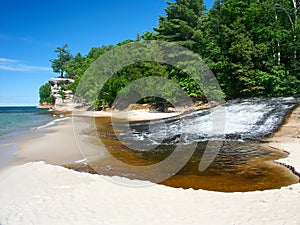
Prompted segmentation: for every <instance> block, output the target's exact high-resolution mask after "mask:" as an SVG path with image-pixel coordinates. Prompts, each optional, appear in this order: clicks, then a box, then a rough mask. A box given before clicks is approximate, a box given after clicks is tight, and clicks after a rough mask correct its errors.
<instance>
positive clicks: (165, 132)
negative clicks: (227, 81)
mask: <svg viewBox="0 0 300 225" xmlns="http://www.w3.org/2000/svg"><path fill="white" fill-rule="evenodd" d="M299 102H300V100H299V99H297V98H294V97H289V98H269V99H251V100H240V101H233V102H228V103H226V104H224V105H220V106H217V107H215V108H213V109H211V110H202V111H197V112H192V113H188V114H184V115H181V116H179V117H176V118H171V119H166V120H164V121H163V122H162V121H161V120H159V121H152V122H143V123H134V124H132V125H131V127H130V128H131V129H130V130H128V131H127V132H122V125H118V130H119V134H118V138H120V139H121V140H122V141H124V142H129V143H136V144H139V145H141V144H142V145H155V144H157V143H159V142H160V143H162V144H166V145H170V144H171V145H173V144H176V143H178V142H179V140H180V139H179V137H180V136H181V135H182V134H184V138H183V139H181V140H180V141H184V142H185V143H187V144H189V143H191V142H202V141H207V140H226V139H227V140H246V139H260V138H262V137H265V136H267V135H269V134H271V133H272V132H274V131H275V130H276V129H278V127H279V126H280V124H281V123H282V122H283V120H284V119H285V117H286V115H287V113H288V112H289V111H290V110H291V109H292V108H293V107H295V106H296V105H297V103H299ZM141 141H142V142H141ZM135 149H137V148H135ZM140 149H141V150H142V149H143V146H140Z"/></svg>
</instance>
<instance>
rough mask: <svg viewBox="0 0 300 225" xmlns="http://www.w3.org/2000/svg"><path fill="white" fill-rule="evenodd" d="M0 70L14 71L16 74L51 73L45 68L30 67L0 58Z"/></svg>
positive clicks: (16, 61)
mask: <svg viewBox="0 0 300 225" xmlns="http://www.w3.org/2000/svg"><path fill="white" fill-rule="evenodd" d="M0 70H8V71H16V72H32V71H49V72H50V71H51V68H50V67H46V66H31V65H26V64H23V63H21V62H20V61H19V60H14V59H7V58H0Z"/></svg>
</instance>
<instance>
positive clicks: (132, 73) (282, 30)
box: [40, 0, 300, 109]
mask: <svg viewBox="0 0 300 225" xmlns="http://www.w3.org/2000/svg"><path fill="white" fill-rule="evenodd" d="M299 6H300V1H299V0H215V2H214V5H213V7H212V8H211V9H209V10H207V9H206V7H205V5H204V2H203V0H176V1H175V2H172V3H170V2H169V3H168V6H167V7H166V8H165V12H166V15H165V16H160V17H159V18H158V27H156V28H153V31H145V32H144V33H143V34H137V37H136V40H125V41H122V42H121V43H118V44H116V45H109V46H102V47H93V48H91V50H90V51H89V53H88V54H87V55H82V54H81V53H77V54H76V55H72V54H71V53H70V50H69V49H68V45H67V44H65V45H64V46H62V47H58V48H57V49H56V50H55V52H56V53H57V58H56V59H53V60H50V61H51V65H52V68H53V72H55V73H58V74H59V76H60V77H66V78H72V79H74V80H75V83H72V84H71V85H70V86H69V87H66V88H68V89H71V90H72V91H73V92H74V93H75V91H76V88H77V86H78V84H79V81H80V79H81V78H82V76H83V75H84V73H85V71H86V70H87V69H88V68H89V67H90V65H91V64H92V63H93V62H94V61H95V60H96V59H97V58H98V57H100V56H101V55H104V54H105V53H107V52H109V51H111V50H112V49H115V48H117V47H120V46H123V45H126V44H129V43H134V42H142V41H149V40H161V41H167V42H174V43H177V44H179V45H181V46H183V47H185V48H187V49H189V50H190V51H192V52H193V53H195V54H197V55H198V56H200V57H201V59H202V60H203V61H204V62H205V63H206V64H207V65H208V66H209V68H210V69H211V71H212V72H213V73H214V75H215V77H216V78H217V80H218V82H219V84H220V87H221V89H222V91H223V94H224V97H225V99H227V100H228V99H236V98H253V97H277V96H292V95H297V94H299V91H300V79H299V78H300V60H299V58H300V38H299V34H300V16H299ZM149 76H161V77H165V78H167V79H171V80H172V81H175V82H177V83H178V84H179V85H180V86H181V88H182V89H183V90H184V91H185V92H186V93H187V94H188V95H189V96H190V97H192V98H193V99H194V100H199V99H205V94H204V92H203V90H202V89H201V87H199V85H198V84H197V82H195V81H194V80H193V79H192V78H191V77H190V76H188V74H187V73H186V72H185V71H183V70H180V69H178V68H174V67H173V66H170V65H167V64H160V63H155V62H139V63H135V64H132V65H129V66H126V67H124V68H123V69H121V70H120V71H117V72H116V74H114V76H113V77H111V78H110V79H109V80H108V81H107V82H106V83H105V84H104V86H103V88H102V89H101V90H99V92H97V93H92V91H91V92H89V91H87V92H86V95H87V97H88V96H93V95H95V94H97V97H96V99H97V100H96V101H94V102H93V107H94V108H95V109H96V108H98V107H99V106H103V105H109V106H111V104H112V103H113V102H114V99H115V98H116V96H117V95H118V92H119V91H120V90H122V89H124V87H126V85H128V84H129V83H130V82H132V81H133V80H136V79H139V78H142V77H149ZM49 95H50V91H49V84H45V85H43V86H42V87H41V88H40V101H41V102H43V101H51V100H52V99H51V97H49ZM169 95H172V93H169ZM155 101H158V99H156V98H154V97H153V98H151V96H149V98H145V99H142V100H141V103H144V102H155Z"/></svg>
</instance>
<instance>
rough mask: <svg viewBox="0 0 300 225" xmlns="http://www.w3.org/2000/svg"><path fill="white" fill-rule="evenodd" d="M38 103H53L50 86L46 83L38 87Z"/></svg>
mask: <svg viewBox="0 0 300 225" xmlns="http://www.w3.org/2000/svg"><path fill="white" fill-rule="evenodd" d="M39 95H40V103H43V102H47V103H54V98H53V97H52V96H51V84H50V83H46V84H44V85H42V86H41V87H40V90H39Z"/></svg>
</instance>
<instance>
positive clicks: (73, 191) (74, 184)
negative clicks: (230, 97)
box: [0, 106, 300, 225]
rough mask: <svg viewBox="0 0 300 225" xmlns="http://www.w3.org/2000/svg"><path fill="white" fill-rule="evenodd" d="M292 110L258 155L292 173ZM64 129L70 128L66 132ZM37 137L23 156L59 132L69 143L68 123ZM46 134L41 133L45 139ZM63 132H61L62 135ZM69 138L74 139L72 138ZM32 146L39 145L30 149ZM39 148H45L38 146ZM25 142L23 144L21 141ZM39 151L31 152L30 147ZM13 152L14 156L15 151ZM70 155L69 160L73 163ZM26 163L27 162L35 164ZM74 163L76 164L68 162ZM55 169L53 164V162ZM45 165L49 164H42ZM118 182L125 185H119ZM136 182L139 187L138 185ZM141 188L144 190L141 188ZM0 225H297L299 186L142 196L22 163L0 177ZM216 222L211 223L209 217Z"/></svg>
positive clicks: (295, 120) (297, 144)
mask: <svg viewBox="0 0 300 225" xmlns="http://www.w3.org/2000/svg"><path fill="white" fill-rule="evenodd" d="M299 116H300V106H298V107H297V108H296V109H294V111H293V112H292V113H291V115H290V116H289V117H288V118H287V120H286V122H285V123H284V124H283V125H282V126H281V128H280V129H279V130H278V131H277V132H275V133H274V134H273V135H271V136H270V137H268V138H266V140H265V141H266V143H263V144H262V145H265V146H266V147H272V148H274V149H278V150H280V151H287V152H289V155H288V157H287V158H284V159H280V160H277V161H278V162H280V163H284V164H286V165H291V166H293V167H294V168H295V169H296V171H298V172H299V171H300V151H299V150H298V149H300V138H299V137H298V135H300V133H299V131H300V117H299ZM71 125H72V124H71ZM45 130H47V132H45V134H44V136H41V137H38V138H40V139H34V140H32V142H30V140H27V143H24V144H23V145H22V146H21V148H22V149H23V152H22V153H20V152H19V153H18V154H20V155H19V156H21V155H22V154H23V156H24V155H26V154H29V156H30V157H34V154H35V153H34V151H32V149H31V150H30V149H29V148H31V147H32V146H35V147H36V149H35V150H36V151H37V150H38V149H39V148H41V147H43V148H44V147H45V143H47V142H48V145H49V146H50V147H52V148H53V147H54V143H53V142H51V140H54V139H52V138H54V137H59V136H60V138H61V139H60V140H61V141H60V142H59V144H61V143H63V140H64V138H65V137H63V136H64V135H62V132H60V131H63V130H64V131H65V133H67V134H68V135H67V136H68V137H69V138H71V139H70V140H72V135H71V133H70V131H71V130H72V129H70V121H63V122H61V123H59V124H57V125H56V126H53V127H49V128H46V129H45ZM48 131H49V132H48ZM66 131H67V132H66ZM73 138H74V136H73ZM38 140H39V141H38ZM44 141H46V142H44ZM25 142H26V141H25ZM37 143H39V144H37ZM69 147H72V146H69ZM22 149H21V151H22ZM51 153H52V157H53V158H52V159H48V158H47V157H49V155H47V154H46V155H42V154H41V155H40V158H41V156H43V157H46V158H47V160H48V163H49V162H50V161H51V160H53V161H55V160H58V161H59V160H63V159H64V157H62V154H71V155H72V154H74V153H75V155H76V156H79V155H77V153H78V152H77V153H76V151H75V152H74V149H73V150H72V151H71V152H69V151H68V149H67V148H66V152H63V153H62V152H61V150H60V151H57V152H56V153H55V152H53V151H52V152H51ZM75 155H73V156H75ZM38 158H39V157H37V158H36V160H32V158H31V159H30V158H28V159H27V160H28V161H31V160H32V161H38ZM75 158H76V157H75ZM58 161H57V162H58ZM50 163H51V162H50ZM120 179H123V180H124V181H126V178H120ZM141 182H142V181H141ZM145 185H146V184H145ZM0 203H2V204H1V205H3V207H2V208H1V209H0V224H1V225H19V224H45V225H48V224H49V225H50V224H80V225H81V224H87V223H88V224H122V225H123V224H124V225H125V224H126V225H127V224H132V225H135V224H136V225H138V224H139V225H140V224H149V225H150V224H151V225H153V224H170V225H171V224H172V225H174V224H178V225H182V224H190V225H194V224H195V225H196V224H199V222H201V223H203V224H272V225H273V224H295V225H296V224H299V221H300V215H299V212H298V211H299V207H300V183H297V184H293V185H290V186H287V187H282V188H281V189H273V190H265V191H254V192H244V193H243V192H236V193H221V192H213V191H206V190H197V191H196V190H193V189H187V190H183V189H181V188H178V189H175V188H171V187H167V186H163V185H157V184H152V185H150V186H149V183H147V186H145V187H144V188H142V187H139V188H137V187H130V186H124V185H120V184H116V183H113V182H111V181H109V179H108V178H107V177H105V176H102V175H92V174H86V173H79V172H76V171H72V170H68V169H66V168H63V167H61V166H56V165H50V164H46V163H44V162H29V163H26V164H23V165H18V166H13V167H9V168H7V169H5V170H4V171H0ZM216 215H218V216H216Z"/></svg>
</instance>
